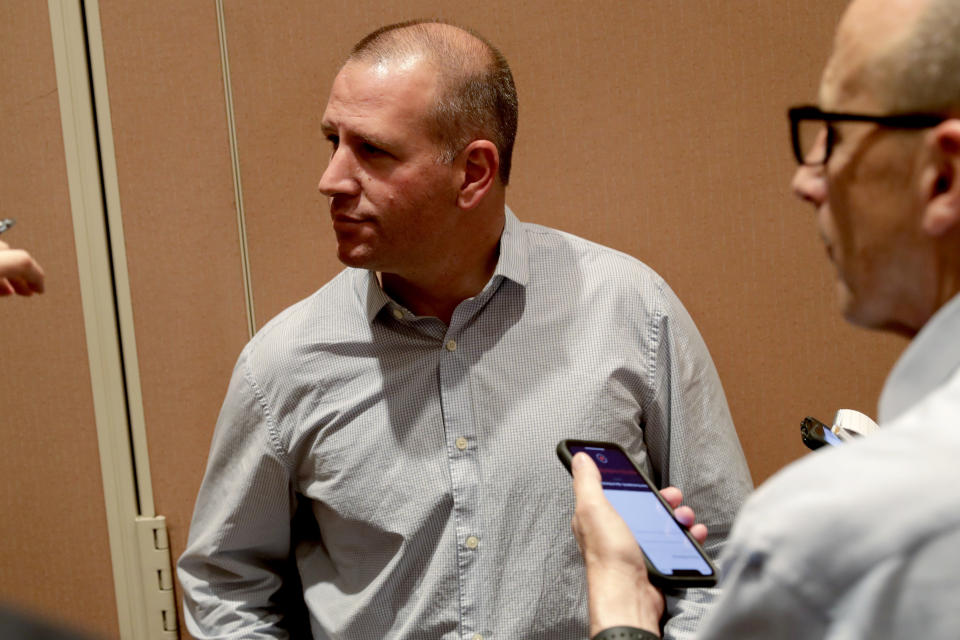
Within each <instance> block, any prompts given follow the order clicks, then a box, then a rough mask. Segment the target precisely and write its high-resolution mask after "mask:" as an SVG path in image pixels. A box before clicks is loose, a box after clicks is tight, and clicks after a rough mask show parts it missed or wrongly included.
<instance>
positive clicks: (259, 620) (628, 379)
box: [178, 210, 750, 640]
mask: <svg viewBox="0 0 960 640" xmlns="http://www.w3.org/2000/svg"><path fill="white" fill-rule="evenodd" d="M562 438H581V439H597V440H609V441H613V442H617V443H619V444H620V445H622V446H623V447H624V448H625V449H626V450H627V451H628V452H629V453H630V454H631V456H632V457H633V458H634V459H635V460H636V461H637V462H638V463H639V464H641V465H643V466H644V467H645V469H646V470H648V471H650V472H651V473H652V475H653V476H654V478H656V479H657V480H658V481H659V482H661V483H663V484H673V485H676V486H679V487H680V488H682V489H683V491H684V494H685V497H686V501H687V503H688V504H690V505H692V506H693V507H694V508H695V509H696V511H697V516H698V520H699V521H701V522H704V523H706V524H707V525H708V526H709V527H710V530H711V534H712V535H713V537H712V539H711V540H710V541H708V545H707V547H708V550H710V551H711V552H713V553H714V554H716V552H717V551H718V550H719V547H720V544H721V541H722V538H723V537H724V536H725V534H726V532H727V530H728V528H729V526H730V523H731V521H732V520H733V516H734V514H735V513H736V511H737V509H738V508H739V506H740V504H741V502H742V501H743V499H744V497H745V496H746V494H747V493H748V492H749V490H750V479H749V474H748V471H747V467H746V463H745V462H744V459H743V454H742V452H741V450H740V446H739V443H738V441H737V437H736V434H735V432H734V429H733V425H732V423H731V420H730V415H729V411H728V410H727V405H726V401H725V399H724V396H723V391H722V389H721V386H720V382H719V379H718V377H717V373H716V371H715V369H714V366H713V363H712V361H711V359H710V355H709V353H708V352H707V349H706V347H705V346H704V344H703V341H702V339H701V338H700V335H699V333H698V332H697V330H696V328H695V326H694V324H693V322H692V320H691V319H690V317H689V316H688V314H687V313H686V311H685V310H684V309H683V307H682V305H681V304H680V302H679V300H677V298H676V296H675V295H674V294H673V292H672V291H671V290H670V289H669V288H668V287H667V285H666V284H665V283H664V282H663V280H662V279H661V278H660V277H659V276H657V275H656V274H655V273H654V272H653V271H651V270H650V269H649V268H648V267H646V266H645V265H643V264H642V263H640V262H638V261H637V260H635V259H634V258H631V257H629V256H627V255H624V254H622V253H619V252H617V251H613V250H611V249H608V248H605V247H601V246H599V245H596V244H593V243H591V242H588V241H585V240H582V239H580V238H576V237H574V236H571V235H569V234H565V233H562V232H559V231H555V230H552V229H547V228H544V227H540V226H536V225H531V224H523V223H520V222H518V221H517V220H516V218H515V217H514V216H513V214H512V213H511V212H510V211H509V210H507V212H506V225H505V228H504V232H503V236H502V238H501V243H500V258H499V263H498V265H497V268H496V271H495V273H494V276H493V277H492V278H491V280H490V282H489V283H488V285H487V286H486V288H485V289H484V290H483V291H482V292H481V293H479V294H478V295H477V296H476V297H474V298H472V299H469V300H465V301H464V302H463V303H462V304H460V306H459V307H458V308H457V309H456V311H455V313H454V315H453V318H452V320H451V322H450V326H449V327H447V326H445V325H444V324H443V323H442V322H440V321H439V320H437V319H435V318H424V317H417V316H414V315H413V314H412V313H411V312H409V311H408V310H407V309H405V308H403V307H401V306H400V305H398V304H397V303H396V302H394V301H392V300H391V299H390V298H389V297H388V296H387V295H386V294H385V293H384V292H383V290H382V289H381V288H380V286H379V285H378V282H377V279H376V277H375V275H374V274H373V273H370V272H367V271H364V270H357V269H346V270H344V271H343V272H342V273H340V274H339V275H338V276H337V277H336V278H334V279H333V280H332V281H330V282H329V283H328V284H327V285H326V286H324V287H323V288H322V289H320V290H319V291H318V292H317V293H315V294H314V295H312V296H310V297H309V298H307V299H305V300H303V301H301V302H299V303H297V304H296V305H294V306H292V307H290V308H289V309H287V310H286V311H284V312H283V313H281V314H280V315H279V316H277V317H276V318H275V319H273V320H272V321H271V322H270V323H268V324H267V326H265V327H264V328H263V330H261V331H260V332H259V333H258V334H257V335H256V336H255V337H254V338H253V340H251V342H250V343H249V344H248V345H247V347H246V348H245V349H244V351H243V353H242V354H241V355H240V359H239V361H238V362H237V365H236V368H235V370H234V373H233V379H232V380H231V382H230V387H229V389H228V391H227V397H226V400H225V401H224V405H223V409H222V412H221V414H220V419H219V421H218V423H217V428H216V432H215V434H214V437H213V444H212V447H211V452H210V459H209V463H208V468H207V472H206V476H205V478H204V482H203V486H202V487H201V490H200V495H199V497H198V500H197V506H196V510H195V513H194V518H193V523H192V526H191V530H190V541H189V544H188V548H187V550H186V552H185V553H184V555H183V557H182V558H181V559H180V563H179V574H178V575H179V578H180V581H181V584H182V585H183V590H184V594H185V609H186V620H187V625H188V628H189V630H190V632H191V633H193V634H194V635H195V636H196V637H198V638H227V637H230V638H239V637H243V638H268V637H270V638H273V637H285V634H286V632H285V631H284V630H283V629H282V625H280V624H279V623H280V622H281V618H282V615H283V613H282V612H283V608H282V603H281V602H279V600H280V598H278V597H275V595H274V594H275V592H276V591H277V589H278V588H279V587H280V586H281V584H282V582H283V580H284V578H283V575H284V572H285V571H286V568H285V567H287V566H288V565H289V561H288V558H290V557H291V556H292V557H294V558H295V563H296V568H297V570H298V571H299V575H300V579H301V581H302V583H303V594H304V600H305V602H306V605H307V608H308V609H309V616H310V622H311V625H312V629H313V635H314V637H316V638H357V639H361V638H362V639H371V638H424V639H427V638H429V639H436V638H443V639H454V638H456V639H478V640H479V639H480V638H483V639H485V640H519V639H538V638H543V639H547V638H549V639H550V640H582V639H583V638H585V637H586V634H587V627H586V617H587V611H586V585H585V580H584V573H583V566H582V562H581V559H580V555H579V552H578V550H577V546H576V542H575V541H574V538H573V534H572V533H571V530H570V519H571V517H572V515H573V493H572V488H571V485H570V478H569V476H568V475H567V472H566V471H565V470H564V469H563V467H562V466H561V464H560V463H559V461H558V460H557V458H556V455H555V453H554V450H555V447H556V444H557V442H558V441H559V440H560V439H562ZM294 512H296V513H297V519H296V521H295V522H297V525H295V526H294V525H291V520H292V518H293V514H294ZM304 516H305V517H304ZM711 599H712V594H711V592H709V591H705V590H690V591H689V592H688V593H687V594H686V595H685V596H684V597H682V598H671V599H670V603H669V607H670V611H671V613H672V615H673V617H672V618H671V620H670V621H669V622H668V624H667V634H668V636H671V635H672V636H674V637H681V636H684V635H688V634H689V631H690V630H692V629H693V627H694V625H695V624H696V622H697V620H698V619H699V617H700V616H701V615H702V614H703V612H704V610H705V608H706V604H707V603H708V602H709V601H710V600H711Z"/></svg>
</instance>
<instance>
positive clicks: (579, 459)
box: [573, 451, 587, 468]
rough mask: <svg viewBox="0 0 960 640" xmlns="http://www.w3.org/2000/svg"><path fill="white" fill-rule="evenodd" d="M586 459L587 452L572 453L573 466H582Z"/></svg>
mask: <svg viewBox="0 0 960 640" xmlns="http://www.w3.org/2000/svg"><path fill="white" fill-rule="evenodd" d="M586 459H587V454H585V453H584V452H583V451H580V452H579V453H576V454H574V456H573V467H574V468H579V467H582V466H583V463H584V462H585V461H586Z"/></svg>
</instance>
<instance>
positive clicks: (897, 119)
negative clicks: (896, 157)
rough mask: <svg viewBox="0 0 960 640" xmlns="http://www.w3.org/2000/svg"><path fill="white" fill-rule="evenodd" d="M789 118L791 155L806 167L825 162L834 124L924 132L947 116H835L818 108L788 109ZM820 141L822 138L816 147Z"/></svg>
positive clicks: (847, 114) (828, 153)
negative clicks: (861, 123)
mask: <svg viewBox="0 0 960 640" xmlns="http://www.w3.org/2000/svg"><path fill="white" fill-rule="evenodd" d="M787 116H788V117H789V118H790V138H791V140H792V142H793V155H794V156H795V157H796V159H797V162H799V163H800V164H805V165H808V166H813V167H815V166H819V165H824V164H826V163H827V160H829V159H830V153H831V152H833V145H834V143H835V142H836V139H837V132H836V129H835V128H834V126H833V123H834V122H873V123H875V124H878V125H880V126H881V127H889V128H891V129H926V128H928V127H935V126H937V125H938V124H940V123H941V122H943V121H944V120H947V119H948V116H941V115H937V114H933V113H899V114H896V115H892V116H871V115H864V114H862V113H837V112H833V111H821V110H820V108H819V107H814V106H802V107H792V108H790V109H789V110H788V111H787ZM821 138H824V140H823V143H822V144H820V140H821Z"/></svg>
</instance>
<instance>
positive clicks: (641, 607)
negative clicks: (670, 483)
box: [571, 453, 702, 637]
mask: <svg viewBox="0 0 960 640" xmlns="http://www.w3.org/2000/svg"><path fill="white" fill-rule="evenodd" d="M571 466H572V471H573V492H574V494H575V495H576V498H577V506H576V510H575V511H574V515H573V533H574V535H575V536H576V537H577V544H578V545H580V551H581V553H583V561H584V564H585V566H586V569H587V591H588V601H589V608H590V637H593V636H594V635H596V634H597V633H599V632H601V631H603V630H604V629H608V628H610V627H617V626H631V627H637V628H640V629H646V630H647V631H650V632H652V633H656V634H657V635H660V617H661V616H662V615H663V608H664V600H663V594H661V593H660V591H658V590H657V588H656V587H654V586H653V585H651V584H650V581H649V580H648V579H647V566H646V564H645V563H644V560H643V553H642V552H641V551H640V546H639V545H638V544H637V541H636V540H635V539H634V537H633V534H632V533H630V528H629V527H628V526H627V523H626V522H624V521H623V518H621V517H620V515H619V514H618V513H617V512H616V511H615V510H614V508H613V506H612V505H611V504H610V502H609V501H608V500H607V498H606V497H605V496H604V495H603V488H602V486H601V485H600V471H599V469H597V465H596V464H594V462H593V460H591V459H590V456H588V455H586V454H584V453H578V454H576V455H575V456H573V464H572V465H571ZM674 491H675V492H676V494H672V497H673V498H677V497H678V495H677V494H679V490H676V489H675V490H674ZM671 504H672V503H671ZM687 510H689V507H687ZM690 515H692V510H691V511H690ZM701 526H702V525H701Z"/></svg>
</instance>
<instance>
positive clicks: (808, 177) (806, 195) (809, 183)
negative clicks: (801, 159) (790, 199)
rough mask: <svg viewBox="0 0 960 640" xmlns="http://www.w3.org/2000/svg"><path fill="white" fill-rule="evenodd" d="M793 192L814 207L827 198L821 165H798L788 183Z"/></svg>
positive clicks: (824, 177)
mask: <svg viewBox="0 0 960 640" xmlns="http://www.w3.org/2000/svg"><path fill="white" fill-rule="evenodd" d="M790 187H791V188H792V189H793V193H794V194H795V195H796V196H797V197H798V198H800V199H801V200H805V201H806V202H809V203H811V204H812V205H814V206H815V207H819V206H820V205H822V204H823V203H824V202H826V200H827V179H826V175H825V171H824V168H823V166H808V165H800V167H798V168H797V171H796V173H794V174H793V180H792V181H791V183H790Z"/></svg>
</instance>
